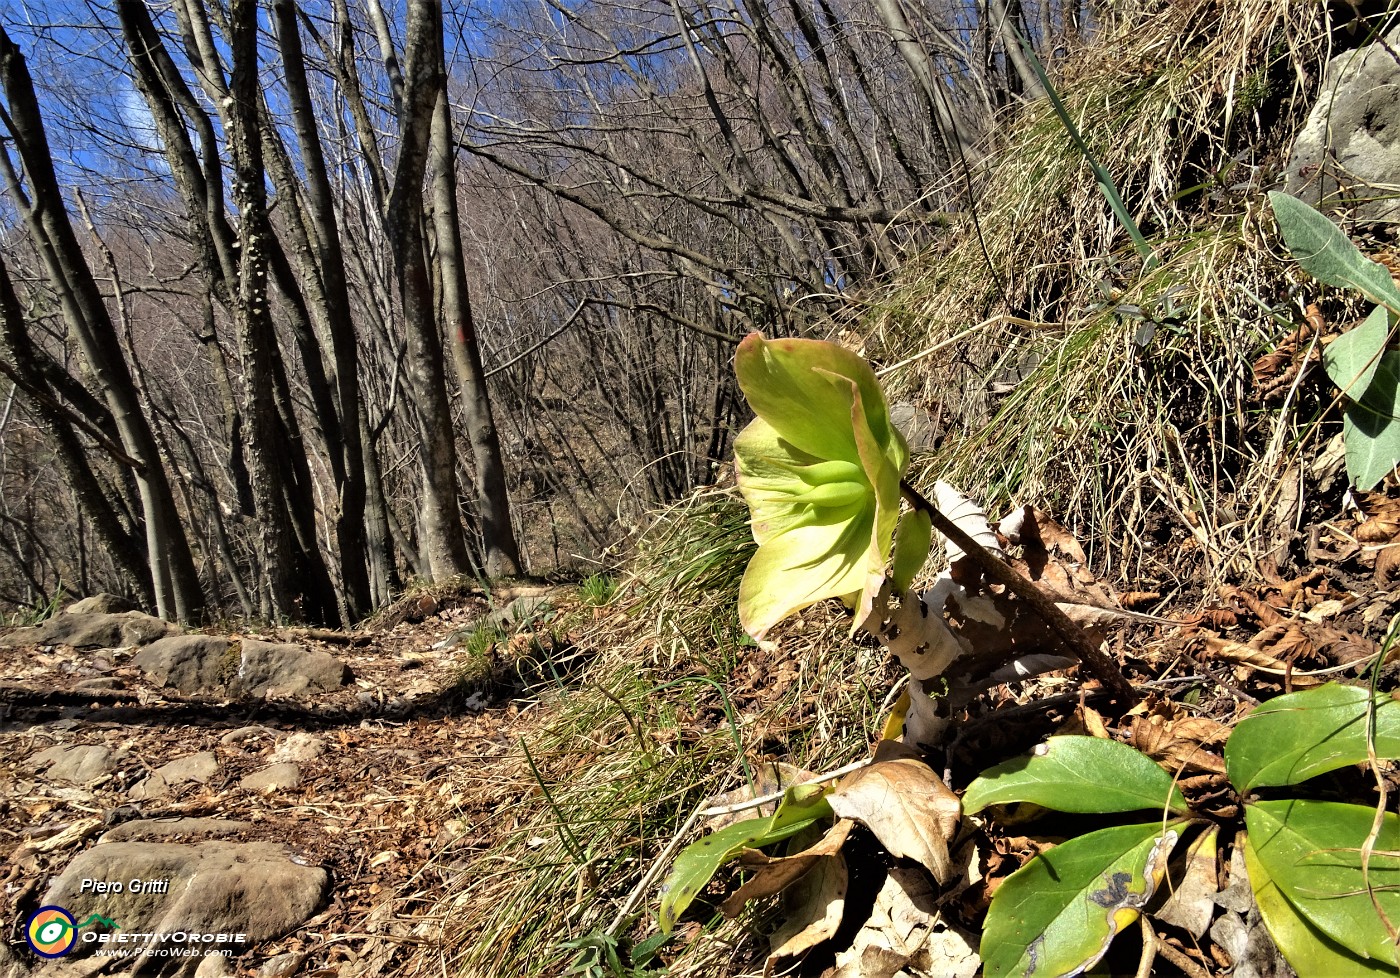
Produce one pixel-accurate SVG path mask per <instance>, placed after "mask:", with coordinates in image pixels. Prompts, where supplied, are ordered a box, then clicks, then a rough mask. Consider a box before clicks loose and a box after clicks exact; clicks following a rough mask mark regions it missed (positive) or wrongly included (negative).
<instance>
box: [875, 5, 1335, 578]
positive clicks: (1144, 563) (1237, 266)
mask: <svg viewBox="0 0 1400 978" xmlns="http://www.w3.org/2000/svg"><path fill="white" fill-rule="evenodd" d="M1115 16H1116V19H1115V21H1114V23H1112V24H1110V25H1108V26H1107V27H1106V29H1105V32H1104V34H1103V35H1101V37H1100V38H1099V39H1098V40H1097V41H1096V42H1095V43H1094V45H1093V48H1092V50H1089V51H1085V52H1081V53H1080V54H1078V55H1073V56H1070V57H1069V58H1067V59H1065V60H1064V61H1063V62H1062V63H1061V65H1060V70H1059V71H1058V72H1057V73H1056V75H1057V77H1056V78H1055V82H1056V85H1057V87H1058V89H1059V91H1060V94H1061V96H1062V98H1063V99H1064V101H1065V103H1066V105H1067V106H1068V107H1069V110H1070V113H1071V115H1072V116H1074V117H1075V118H1076V120H1077V125H1078V126H1079V128H1080V130H1081V131H1082V133H1083V135H1084V137H1085V140H1086V142H1087V143H1088V144H1089V147H1090V149H1091V151H1092V152H1093V153H1094V154H1095V155H1096V156H1097V157H1098V159H1099V160H1100V162H1101V163H1103V164H1104V166H1105V167H1106V168H1107V170H1108V171H1109V172H1110V173H1111V174H1112V175H1113V176H1114V179H1115V181H1116V182H1117V184H1118V188H1119V191H1120V192H1121V194H1122V196H1123V198H1124V200H1125V201H1126V202H1127V205H1128V207H1129V209H1130V211H1132V212H1133V213H1134V214H1135V216H1136V219H1137V221H1138V223H1139V225H1140V226H1141V227H1142V230H1143V232H1144V234H1145V235H1146V237H1147V238H1148V240H1149V241H1150V242H1151V243H1152V245H1153V247H1154V249H1155V251H1156V254H1157V256H1158V258H1159V260H1160V261H1161V265H1160V266H1159V267H1158V268H1156V269H1155V270H1153V271H1151V272H1149V273H1147V274H1145V275H1144V274H1143V262H1142V260H1141V258H1140V257H1139V256H1138V255H1137V254H1136V253H1135V252H1134V251H1133V249H1132V247H1131V245H1130V243H1129V241H1128V238H1127V235H1126V233H1125V232H1124V231H1123V229H1122V228H1121V227H1119V226H1118V225H1117V223H1116V222H1115V220H1114V218H1113V216H1112V213H1111V211H1110V209H1109V207H1108V204H1107V202H1106V201H1105V200H1104V198H1103V196H1102V195H1101V194H1100V192H1099V191H1098V189H1097V187H1096V186H1095V184H1094V178H1093V175H1092V173H1091V171H1090V169H1089V167H1088V166H1087V164H1086V163H1085V162H1084V160H1083V158H1082V157H1081V156H1080V155H1079V154H1078V152H1077V150H1075V149H1074V147H1073V146H1072V145H1071V142H1070V140H1069V138H1068V136H1067V135H1066V133H1065V132H1064V130H1063V128H1062V127H1061V125H1060V123H1059V122H1058V120H1057V119H1056V118H1055V116H1054V114H1053V113H1052V112H1051V110H1050V108H1049V106H1048V105H1045V104H1037V105H1034V106H1031V107H1030V108H1029V109H1027V110H1026V111H1025V112H1024V113H1023V114H1022V115H1021V116H1020V117H1019V118H1018V119H1017V121H1016V122H1015V123H1014V124H1013V126H1012V128H1011V129H1010V131H1009V132H1007V134H1006V136H1005V147H1004V149H1003V150H1002V151H1001V152H1000V153H999V154H997V155H995V156H994V157H993V158H992V159H991V160H990V162H988V163H987V164H986V165H985V167H984V169H983V172H982V173H981V174H980V175H979V176H978V182H979V184H980V189H979V191H978V214H977V216H978V220H977V223H976V224H975V225H974V224H973V223H972V222H971V221H970V220H969V221H965V222H964V224H963V226H961V227H960V228H959V229H958V230H957V232H956V233H955V234H954V235H952V236H951V237H950V239H949V241H948V242H947V243H946V245H945V246H943V247H942V248H940V249H936V250H934V251H932V252H930V253H928V254H926V255H924V256H922V257H921V258H920V259H919V260H917V261H915V262H912V263H910V264H909V265H908V266H907V267H906V271H905V274H904V275H903V277H902V278H901V279H900V280H898V281H897V282H895V283H894V284H893V286H892V288H891V289H890V292H889V295H888V298H887V302H886V304H885V305H884V307H883V308H881V309H880V310H879V311H878V312H877V313H876V314H875V315H874V316H873V317H872V318H871V320H870V323H869V329H868V332H869V339H868V345H869V347H870V348H871V351H872V352H873V353H876V354H877V355H878V356H879V358H880V359H882V360H883V361H884V362H887V363H891V364H896V363H900V362H903V361H909V360H911V359H912V360H913V362H911V363H906V364H905V365H904V366H900V367H897V368H895V369H893V370H892V371H891V372H890V374H889V376H887V377H886V382H887V384H889V386H890V387H891V388H892V389H893V390H895V391H896V392H898V393H900V394H903V395H904V396H906V397H909V398H911V399H913V400H917V401H923V402H924V403H926V404H927V405H929V406H930V408H931V410H933V412H934V414H935V415H936V416H938V417H939V418H940V421H941V425H942V429H943V431H944V441H943V443H942V444H941V445H940V447H939V450H938V451H937V452H935V453H934V454H933V455H932V456H930V457H926V458H924V459H922V461H921V462H920V463H919V466H918V467H917V468H916V471H915V475H916V476H917V477H918V478H919V480H920V481H925V482H927V481H932V480H933V479H934V478H940V477H941V478H947V479H950V480H951V481H953V482H955V483H957V484H958V485H959V486H960V487H962V488H963V489H965V490H968V491H971V492H973V493H974V494H977V495H982V496H983V499H984V502H986V504H987V505H988V508H989V509H990V510H992V511H999V510H1000V509H1001V508H1002V507H1003V506H1005V505H1007V504H1009V503H1011V502H1012V501H1013V500H1033V501H1035V502H1036V504H1037V505H1040V506H1043V507H1045V508H1049V509H1052V510H1053V511H1055V512H1056V513H1057V514H1059V515H1060V516H1061V518H1062V519H1063V520H1064V521H1065V522H1067V523H1069V524H1070V526H1071V528H1072V529H1073V530H1074V531H1075V532H1076V534H1077V535H1078V536H1079V538H1080V539H1082V540H1085V541H1086V542H1088V543H1089V545H1090V546H1091V548H1092V549H1093V551H1094V552H1093V559H1094V561H1095V563H1096V565H1097V566H1098V568H1099V570H1100V572H1101V573H1103V574H1105V575H1114V576H1117V577H1119V578H1120V579H1135V580H1144V581H1148V580H1159V581H1160V580H1165V579H1167V578H1175V577H1179V576H1180V574H1181V571H1182V567H1181V564H1180V562H1179V560H1178V559H1177V555H1176V554H1175V553H1173V555H1172V564H1171V565H1170V566H1167V565H1165V564H1162V563H1160V562H1159V561H1158V557H1157V555H1158V554H1159V553H1160V552H1161V550H1162V548H1163V546H1164V545H1165V544H1167V543H1171V544H1173V546H1174V547H1175V546H1176V545H1179V544H1180V543H1181V542H1182V541H1183V540H1191V541H1194V542H1193V543H1188V544H1187V548H1188V550H1190V549H1192V548H1195V549H1196V556H1195V557H1194V558H1193V559H1194V560H1196V562H1197V564H1198V566H1197V567H1195V568H1192V570H1195V571H1199V572H1202V573H1203V575H1204V576H1205V577H1206V578H1207V579H1211V578H1217V579H1218V578H1220V577H1222V576H1224V575H1226V574H1228V573H1232V572H1238V571H1240V570H1242V569H1243V568H1245V567H1248V566H1252V565H1253V563H1254V562H1255V561H1256V560H1257V559H1258V558H1259V556H1260V554H1261V553H1262V552H1263V551H1264V550H1267V548H1268V547H1269V546H1270V544H1271V542H1272V541H1271V540H1270V539H1269V538H1268V536H1267V535H1266V534H1265V532H1264V527H1265V524H1266V523H1267V522H1269V521H1266V520H1264V519H1263V517H1264V516H1265V515H1266V514H1267V513H1268V512H1269V507H1270V506H1271V505H1272V503H1271V501H1270V497H1271V496H1273V495H1274V494H1273V489H1274V488H1275V487H1276V486H1277V485H1278V483H1279V481H1280V479H1281V477H1282V476H1283V475H1284V473H1285V472H1286V471H1289V470H1290V469H1291V468H1293V467H1295V466H1296V465H1297V464H1298V462H1299V459H1300V450H1302V448H1303V446H1304V445H1305V444H1307V443H1308V442H1309V440H1310V438H1311V443H1312V448H1314V449H1315V448H1316V447H1317V446H1316V440H1317V435H1318V432H1313V433H1312V435H1311V436H1309V435H1308V431H1309V425H1310V423H1311V421H1312V420H1313V419H1312V418H1311V417H1308V416H1306V415H1299V414H1297V413H1295V412H1292V411H1289V412H1281V413H1280V412H1261V411H1260V410H1259V405H1258V404H1257V403H1253V402H1252V401H1251V386H1252V385H1251V381H1250V367H1251V364H1252V363H1253V361H1254V360H1255V359H1256V358H1257V357H1258V356H1259V354H1260V353H1261V352H1262V351H1264V350H1266V349H1268V348H1271V347H1272V346H1273V345H1274V344H1275V343H1276V342H1277V341H1278V340H1279V339H1280V338H1281V337H1282V336H1284V335H1285V334H1287V333H1288V332H1289V331H1290V330H1291V329H1292V328H1293V326H1294V325H1295V324H1296V323H1297V322H1298V321H1299V320H1301V317H1302V309H1301V303H1296V302H1293V303H1290V302H1289V301H1287V300H1280V299H1279V298H1278V297H1280V296H1288V295H1289V294H1290V292H1291V291H1292V290H1291V289H1290V284H1289V282H1288V281H1287V280H1286V279H1287V275H1288V274H1289V273H1288V271H1287V268H1286V266H1285V264H1284V263H1283V262H1281V261H1280V259H1279V255H1278V254H1277V253H1276V249H1275V243H1274V238H1273V231H1272V227H1273V222H1272V217H1271V215H1269V214H1268V213H1267V211H1266V210H1265V209H1264V207H1265V205H1264V199H1263V192H1264V191H1265V190H1267V189H1270V188H1271V187H1272V186H1273V185H1274V184H1275V182H1276V180H1277V178H1278V176H1279V175H1280V174H1281V172H1282V170H1283V166H1284V163H1285V158H1284V153H1285V152H1286V149H1287V147H1288V145H1289V144H1290V143H1291V140H1292V137H1293V134H1294V133H1295V132H1296V131H1297V129H1298V128H1299V127H1300V126H1301V124H1302V121H1303V119H1304V117H1305V114H1306V111H1307V108H1308V105H1309V102H1310V99H1311V96H1312V94H1313V92H1312V89H1313V88H1315V87H1316V84H1317V80H1318V76H1319V74H1320V70H1319V69H1320V65H1321V64H1322V62H1323V61H1324V60H1325V57H1326V55H1327V53H1328V47H1327V46H1328V43H1329V42H1328V37H1329V32H1328V25H1327V23H1326V21H1325V11H1324V9H1323V8H1322V7H1319V6H1318V5H1315V4H1302V3H1296V2H1288V0H1253V2H1250V3H1247V4H1246V5H1245V6H1243V7H1231V8H1229V9H1228V10H1227V9H1226V8H1225V7H1224V6H1223V5H1222V4H1220V3H1217V2H1214V0H1195V2H1176V3H1170V4H1160V3H1135V4H1130V5H1128V6H1127V7H1121V8H1118V9H1117V13H1116V15H1115ZM973 324H978V325H977V326H976V327H974V328H972V329H969V327H970V326H972V325H973ZM930 350H936V351H937V352H936V353H933V354H930V355H921V354H924V353H925V352H926V351H930ZM1296 406H1297V405H1296V404H1295V405H1294V407H1296ZM1275 501H1276V500H1275Z"/></svg>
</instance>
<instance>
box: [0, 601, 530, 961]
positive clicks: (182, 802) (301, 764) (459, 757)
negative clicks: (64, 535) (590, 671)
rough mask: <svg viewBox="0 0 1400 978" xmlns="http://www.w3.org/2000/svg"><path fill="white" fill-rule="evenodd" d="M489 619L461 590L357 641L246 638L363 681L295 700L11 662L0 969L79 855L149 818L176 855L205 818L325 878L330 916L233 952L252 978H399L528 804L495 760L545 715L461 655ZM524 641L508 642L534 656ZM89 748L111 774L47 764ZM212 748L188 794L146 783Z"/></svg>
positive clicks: (55, 661) (52, 661)
mask: <svg viewBox="0 0 1400 978" xmlns="http://www.w3.org/2000/svg"><path fill="white" fill-rule="evenodd" d="M510 597H511V595H506V596H505V598H504V599H502V597H501V596H500V595H497V596H496V599H497V600H496V603H497V604H498V605H499V604H501V603H503V600H508V599H509V598H510ZM489 611H490V602H489V601H488V599H487V595H486V594H485V592H483V591H480V590H479V589H464V590H462V591H459V592H454V593H445V594H444V593H439V594H438V595H436V596H431V595H427V594H424V595H418V596H415V597H413V598H410V599H406V600H403V601H400V602H399V603H397V604H396V605H394V606H393V607H392V608H391V609H389V612H388V613H387V614H381V615H380V616H378V619H377V621H374V622H371V623H369V625H368V626H367V627H365V628H364V629H362V630H360V631H357V632H355V633H353V634H350V635H334V634H327V635H324V636H323V637H321V638H317V637H312V635H313V634H317V633H308V632H307V631H306V630H300V631H298V630H293V631H292V632H290V633H288V632H285V631H283V632H279V631H277V630H270V631H261V632H260V631H256V630H249V631H246V632H242V633H239V637H242V638H245V639H246V638H261V639H266V640H269V641H278V640H288V639H292V640H295V641H296V642H297V643H298V644H300V645H304V646H306V647H308V648H315V649H320V650H323V651H325V652H327V653H329V654H331V655H333V656H335V657H336V658H337V659H339V660H340V661H342V662H344V663H346V664H347V665H348V666H349V667H350V670H351V671H352V673H353V679H351V680H350V682H348V683H347V684H346V685H345V686H343V687H342V688H341V689H339V690H336V691H332V692H320V693H316V694H314V695H311V696H294V697H288V698H280V699H262V698H220V697H210V696H182V695H180V694H178V693H175V692H173V691H172V690H171V689H170V688H166V687H162V686H160V685H157V684H155V683H153V682H152V681H151V680H150V678H149V677H148V676H146V675H145V674H143V672H142V671H141V670H139V669H137V668H133V667H132V666H130V665H128V661H129V660H130V659H131V657H132V655H133V654H134V652H135V649H132V648H126V649H75V648H72V647H69V646H63V645H59V646H27V647H26V646H20V647H15V648H0V880H3V881H4V898H3V904H4V910H5V920H6V924H7V931H8V932H7V935H6V937H7V941H6V943H7V944H9V946H10V950H11V952H12V953H14V956H15V958H16V959H17V960H11V961H9V962H8V964H9V967H10V968H11V969H12V970H11V971H9V972H7V970H6V967H7V960H6V958H4V957H3V956H0V974H7V975H8V974H15V975H18V974H23V973H24V972H23V971H22V970H20V969H21V968H22V967H23V963H22V962H23V959H24V958H25V957H26V956H27V955H26V954H25V953H24V952H25V947H24V937H23V924H24V921H25V918H26V917H27V916H28V915H29V914H30V913H32V912H33V911H34V910H35V909H36V908H37V907H38V906H40V901H41V898H42V897H43V896H44V893H45V889H46V888H47V887H49V886H50V885H51V884H52V882H53V881H54V879H55V878H56V877H57V876H59V874H60V873H61V872H62V870H63V869H64V867H65V866H66V865H67V864H68V863H69V862H70V861H71V860H72V859H73V858H74V857H75V856H76V855H77V854H78V853H80V852H82V851H83V850H84V849H85V848H87V847H89V846H91V845H92V843H93V842H95V841H97V840H99V839H100V838H101V836H102V835H103V834H104V833H106V832H108V831H109V830H110V829H112V828H113V827H114V826H117V825H120V824H122V823H126V822H132V821H136V820H156V821H160V822H169V823H170V824H171V825H174V826H175V827H176V828H177V829H181V831H179V832H178V833H177V836H176V837H173V838H174V839H175V840H176V841H179V842H190V841H197V840H200V839H205V838H209V837H210V835H209V833H207V832H205V831H204V830H205V829H206V828H208V826H209V823H207V822H193V821H185V822H180V821H177V820H191V819H217V820H227V821H229V822H230V824H231V825H234V826H235V828H234V830H233V831H232V832H218V833H214V835H216V836H217V837H218V838H219V839H220V840H222V841H224V842H229V843H235V842H236V843H242V842H251V841H268V842H275V843H277V844H280V845H282V846H285V847H286V848H287V850H288V851H289V852H290V853H291V855H292V860H293V862H295V863H297V864H299V865H313V866H316V865H319V866H322V867H324V868H325V869H327V870H328V871H329V875H330V880H331V887H330V891H329V894H328V897H327V898H326V900H325V902H324V904H323V906H322V907H321V908H320V909H319V910H318V911H317V912H316V913H315V915H314V916H312V917H311V918H310V919H309V920H306V921H305V922H304V923H301V924H300V925H299V926H297V928H296V929H295V930H293V931H292V932H291V933H289V934H287V935H285V936H283V937H281V938H279V939H274V940H270V941H266V942H263V943H261V944H258V945H257V946H256V947H253V948H251V949H248V950H247V953H245V954H243V955H241V956H239V957H236V958H234V959H233V961H232V962H231V964H232V965H233V967H234V968H236V971H237V973H242V974H258V975H261V976H263V978H270V976H274V975H283V974H293V973H295V974H319V975H347V976H348V975H375V974H380V973H387V972H392V971H394V970H395V963H396V961H398V962H401V961H402V959H403V958H404V956H405V954H406V952H407V951H409V950H411V949H412V948H414V947H416V946H418V945H420V944H423V943H424V942H426V941H428V940H430V938H427V937H425V936H424V933H425V928H424V926H423V925H424V921H423V919H422V914H423V912H424V910H425V909H426V908H427V907H430V906H431V905H432V904H433V903H434V902H435V901H436V900H437V899H438V898H439V897H440V894H441V891H442V888H443V885H444V883H445V882H446V881H447V880H449V879H450V878H451V877H453V876H454V875H456V874H459V873H462V872H464V871H466V870H467V866H468V865H469V863H470V861H471V857H472V854H473V852H474V851H476V850H478V849H481V848H485V847H489V846H491V845H492V844H493V842H495V841H496V840H497V838H498V837H499V833H498V832H496V831H495V830H494V829H493V826H501V825H504V824H508V822H509V818H510V815H509V811H508V809H509V807H510V804H511V802H512V800H513V798H514V800H518V798H519V794H518V792H515V790H514V788H508V789H507V790H504V791H502V790H499V789H500V785H501V782H500V779H499V778H498V777H496V776H495V775H494V774H493V773H492V766H493V765H496V766H497V767H498V768H502V769H504V768H509V767H510V765H508V764H507V765H502V764H501V763H500V762H501V761H502V759H503V756H504V755H505V754H507V753H508V752H509V750H510V748H511V746H513V745H514V744H515V743H516V742H517V741H518V739H519V737H520V736H521V735H522V734H523V733H524V732H526V731H527V730H529V729H530V728H531V726H532V723H533V720H534V713H533V712H532V710H531V708H530V704H529V703H525V702H504V701H502V700H501V699H500V698H499V697H497V698H495V699H494V700H492V701H491V702H490V703H489V705H488V704H487V702H486V701H487V700H488V699H491V696H490V694H491V690H490V689H489V688H485V687H483V685H482V668H481V661H480V659H481V656H480V655H473V654H471V653H468V652H467V651H466V650H464V648H463V647H462V645H461V644H460V643H461V641H462V639H463V637H464V635H466V634H468V633H469V632H470V629H471V627H472V626H474V625H477V624H479V623H480V622H482V621H483V619H485V617H486V616H487V615H488V613H489ZM551 614H553V612H552V613H551ZM517 631H518V632H519V634H517V635H515V636H514V637H513V638H512V639H511V641H515V642H522V641H526V642H528V638H525V637H523V636H525V632H523V630H517ZM327 639H329V640H327ZM485 654H486V655H487V656H491V655H492V652H491V650H489V649H487V650H486V652H485ZM74 746H98V747H105V748H107V751H106V752H105V754H104V755H103V757H104V758H105V763H102V764H100V765H99V767H98V769H96V770H93V771H89V772H83V773H78V774H75V775H74V776H72V777H68V778H54V777H50V776H47V775H46V774H45V773H44V771H43V767H42V765H43V763H44V760H43V759H42V758H40V755H41V754H43V753H44V752H45V751H49V752H50V754H49V756H50V757H52V749H53V748H55V747H59V748H72V747H74ZM209 753H212V755H213V758H214V761H215V763H214V764H213V765H210V769H209V770H206V771H204V772H202V773H197V774H191V775H188V776H189V777H191V780H185V781H183V782H176V783H172V784H169V785H168V786H162V787H161V788H160V789H158V790H155V791H152V790H150V789H149V788H147V787H144V786H145V785H147V784H149V783H150V780H151V777H152V774H153V772H156V771H159V770H161V769H163V768H165V766H166V765H168V764H170V763H171V762H174V761H178V760H180V759H182V758H190V757H193V756H204V755H206V754H209ZM287 759H291V761H292V762H293V763H294V766H295V768H296V771H295V772H293V774H292V776H291V777H290V778H287V777H284V778H283V779H282V782H281V783H270V784H266V785H264V786H262V787H253V786H249V785H247V784H242V783H241V782H244V780H245V778H247V777H248V776H249V775H250V774H256V773H257V772H258V771H260V770H263V769H267V768H269V767H270V766H271V765H270V764H269V762H277V761H287ZM166 770H167V771H169V770H171V769H166ZM503 809H504V810H503ZM185 827H188V831H185V830H184V828H185ZM116 915H117V914H116V912H115V911H114V912H113V913H112V914H111V916H114V917H115V916H116ZM0 952H3V948H0ZM29 961H30V963H31V964H34V965H36V966H42V965H44V962H42V961H40V962H35V961H34V960H33V958H32V956H30V957H29ZM68 963H69V964H71V962H68ZM98 963H99V962H97V961H94V960H92V959H89V965H90V967H89V968H84V969H78V970H74V969H73V968H69V969H67V970H56V969H57V967H58V966H57V965H48V966H47V967H40V968H39V970H38V971H37V972H36V973H42V974H50V973H54V974H58V973H62V974H70V973H92V970H91V969H92V968H95V967H96V966H97V964H98ZM229 970H230V971H232V970H233V969H232V968H231V969H229ZM202 973H206V974H207V973H209V972H208V971H205V972H202Z"/></svg>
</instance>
